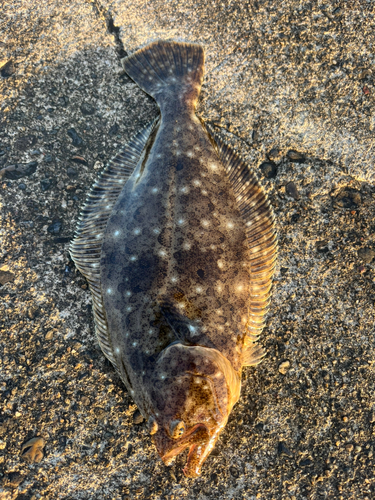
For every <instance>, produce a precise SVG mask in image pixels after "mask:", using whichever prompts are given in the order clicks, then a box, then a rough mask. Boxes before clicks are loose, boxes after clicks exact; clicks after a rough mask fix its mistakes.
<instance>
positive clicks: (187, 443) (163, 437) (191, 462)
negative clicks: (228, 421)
mask: <svg viewBox="0 0 375 500" xmlns="http://www.w3.org/2000/svg"><path fill="white" fill-rule="evenodd" d="M224 427H225V424H223V425H222V426H220V427H219V428H218V429H216V431H215V432H214V433H213V435H210V432H209V430H208V428H207V427H206V426H205V425H204V424H197V425H195V426H194V427H193V428H192V429H190V430H189V431H188V432H187V433H186V435H184V436H183V437H182V438H180V439H177V440H175V439H171V438H169V437H168V436H167V434H166V433H165V432H163V431H161V432H158V433H157V434H158V435H155V436H153V441H154V444H155V446H156V449H157V450H158V453H159V455H160V457H161V459H162V460H163V462H164V464H165V465H167V466H168V465H171V463H172V461H173V459H174V458H175V457H176V456H177V455H179V454H180V453H182V452H183V451H185V450H186V448H189V453H188V457H187V463H186V466H185V467H184V469H183V473H184V475H185V476H186V477H191V478H193V477H198V476H199V475H200V473H201V468H202V465H203V463H204V462H205V460H206V459H207V457H208V456H209V454H210V453H211V451H212V450H213V448H214V446H215V443H216V441H217V438H218V436H219V434H220V431H221V430H222V429H223V428H224Z"/></svg>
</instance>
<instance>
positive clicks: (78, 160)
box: [70, 156, 87, 165]
mask: <svg viewBox="0 0 375 500" xmlns="http://www.w3.org/2000/svg"><path fill="white" fill-rule="evenodd" d="M70 160H71V161H74V162H75V163H81V164H82V165H87V160H85V158H83V156H73V157H72V158H70Z"/></svg>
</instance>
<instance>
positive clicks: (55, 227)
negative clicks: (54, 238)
mask: <svg viewBox="0 0 375 500" xmlns="http://www.w3.org/2000/svg"><path fill="white" fill-rule="evenodd" d="M61 229H62V222H60V221H59V220H55V221H53V222H52V224H50V225H49V226H48V228H47V231H48V232H49V233H51V234H59V232H60V231H61Z"/></svg>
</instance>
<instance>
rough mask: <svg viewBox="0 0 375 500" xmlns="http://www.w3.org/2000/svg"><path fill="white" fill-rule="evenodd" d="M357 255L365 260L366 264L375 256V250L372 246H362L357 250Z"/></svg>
mask: <svg viewBox="0 0 375 500" xmlns="http://www.w3.org/2000/svg"><path fill="white" fill-rule="evenodd" d="M358 257H359V258H360V259H362V260H363V262H366V264H370V262H371V261H372V260H373V258H374V257H375V251H374V250H373V249H372V248H368V247H364V248H360V249H359V250H358Z"/></svg>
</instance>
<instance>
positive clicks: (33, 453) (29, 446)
mask: <svg viewBox="0 0 375 500" xmlns="http://www.w3.org/2000/svg"><path fill="white" fill-rule="evenodd" d="M44 445H45V441H44V439H43V438H42V437H35V438H32V439H30V441H28V442H27V443H25V444H24V445H23V446H22V448H21V457H22V458H23V459H24V460H26V461H27V462H30V463H33V462H36V463H38V462H40V461H41V460H42V458H43V448H44Z"/></svg>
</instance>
